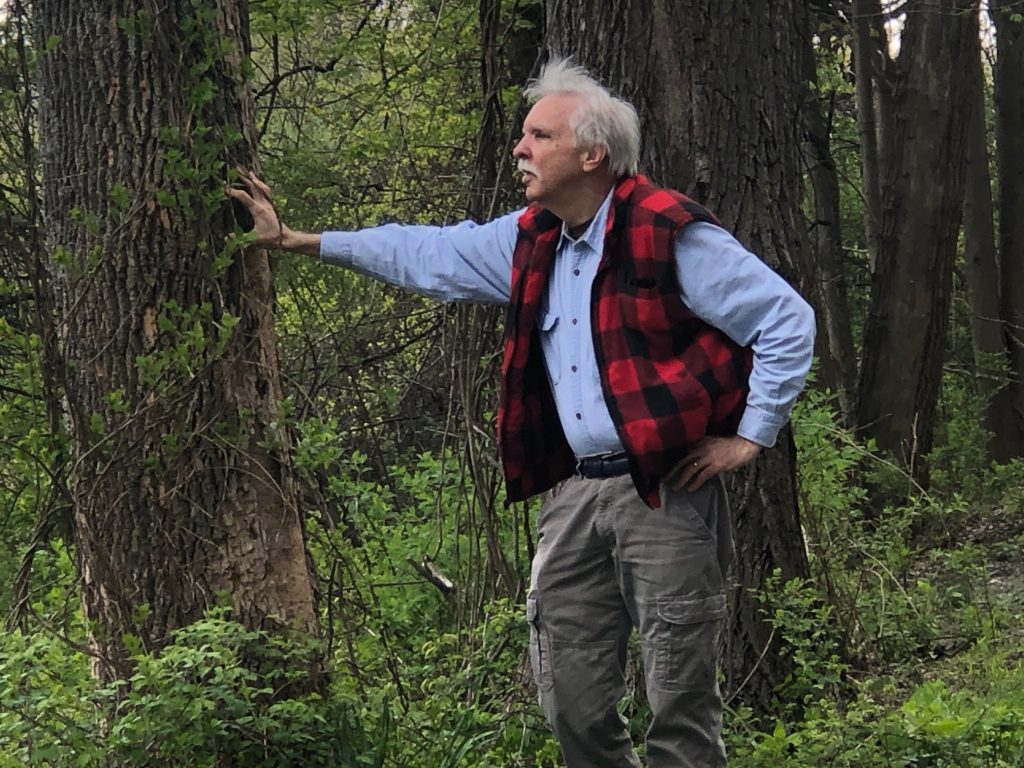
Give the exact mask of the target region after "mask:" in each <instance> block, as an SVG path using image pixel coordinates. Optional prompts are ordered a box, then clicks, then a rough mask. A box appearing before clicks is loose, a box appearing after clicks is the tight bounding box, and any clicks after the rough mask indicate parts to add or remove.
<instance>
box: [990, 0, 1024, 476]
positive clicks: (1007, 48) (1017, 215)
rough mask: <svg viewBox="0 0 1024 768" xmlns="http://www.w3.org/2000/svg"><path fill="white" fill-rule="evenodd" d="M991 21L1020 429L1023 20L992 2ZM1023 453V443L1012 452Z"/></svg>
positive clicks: (1023, 364)
mask: <svg viewBox="0 0 1024 768" xmlns="http://www.w3.org/2000/svg"><path fill="white" fill-rule="evenodd" d="M990 8H991V13H992V17H993V19H994V21H995V24H996V70H995V107H996V146H997V153H996V158H997V161H998V167H999V193H998V194H999V222H1000V223H999V257H1000V267H1001V275H1000V288H1001V302H1002V313H1001V314H1002V319H1003V329H1004V333H1005V336H1006V345H1007V348H1008V350H1009V353H1010V391H1011V394H1012V398H1013V410H1014V412H1015V422H1016V424H1017V429H1018V430H1019V431H1020V432H1024V85H1021V83H1024V21H1021V18H1020V14H1021V7H1020V4H1019V3H1014V2H1010V0H992V2H991V3H990ZM1022 454H1024V441H1021V442H1018V443H1017V453H1016V454H1015V455H1017V456H1020V455H1022Z"/></svg>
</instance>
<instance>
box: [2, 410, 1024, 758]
mask: <svg viewBox="0 0 1024 768" xmlns="http://www.w3.org/2000/svg"><path fill="white" fill-rule="evenodd" d="M794 425H795V432H796V438H797V444H798V450H799V454H800V469H801V486H800V493H801V508H802V513H803V524H804V529H805V536H806V540H807V546H808V557H809V564H810V574H809V578H807V579H805V580H798V581H790V582H788V583H782V582H781V581H780V580H778V579H775V580H771V581H770V582H769V583H768V584H767V585H766V586H765V589H764V591H763V594H762V598H763V604H764V606H765V611H766V616H767V617H768V618H769V619H770V620H771V621H772V622H773V625H774V627H775V631H776V633H777V635H778V636H779V637H781V638H782V641H783V642H782V648H783V652H784V653H786V654H788V655H789V656H790V660H791V662H792V665H791V666H792V670H793V671H792V674H791V675H790V676H789V678H787V679H786V680H785V681H784V682H783V683H782V684H781V685H780V686H779V687H778V689H777V690H776V692H775V702H774V704H773V706H772V708H771V711H769V712H767V713H764V712H762V713H758V714H756V715H755V713H754V712H752V711H751V710H749V709H747V708H745V707H743V706H740V705H736V706H735V707H733V708H731V709H730V710H729V711H728V712H727V720H726V730H725V733H726V741H727V745H728V749H729V752H730V761H731V765H732V766H734V767H736V768H755V767H758V768H760V767H761V766H764V767H765V768H772V767H774V766H793V768H802V766H808V767H810V766H820V765H830V766H833V767H834V768H869V767H870V768H877V767H878V766H893V767H896V766H901V767H905V768H926V767H927V768H973V767H974V766H978V767H979V768H981V767H983V766H984V767H986V768H987V767H989V766H995V767H996V768H998V767H1000V766H1006V767H1007V768H1009V767H1010V766H1020V765H1024V714H1022V713H1024V628H1022V627H1024V622H1021V606H1022V605H1024V575H1022V574H1021V573H1019V572H1018V571H1019V570H1020V569H1019V553H1020V551H1021V544H1022V542H1024V494H1022V492H1021V489H1022V488H1024V469H1022V466H1021V465H1019V464H1012V465H1008V466H1001V467H985V466H975V465H976V464H977V460H976V459H971V460H970V462H968V463H971V466H972V467H974V469H972V470H971V471H972V472H974V473H976V474H977V473H980V474H977V476H976V475H975V474H972V476H971V482H970V483H964V484H963V485H962V487H960V488H956V487H955V486H956V483H955V480H954V478H955V476H956V473H958V472H963V471H966V470H965V469H964V468H965V467H966V466H967V464H966V463H965V462H967V459H965V458H964V457H965V456H966V455H968V454H966V453H964V454H958V453H957V452H956V451H954V450H952V449H951V448H950V447H949V446H948V445H943V446H942V448H941V450H940V451H937V452H936V453H935V455H934V457H933V461H934V466H935V469H936V471H937V472H938V475H937V476H938V478H939V479H940V480H941V483H939V484H938V487H933V488H932V489H931V490H930V491H928V492H926V493H920V494H916V495H910V496H906V497H905V498H903V499H902V500H901V501H900V502H899V503H894V504H890V505H889V506H888V507H887V508H885V509H884V510H881V514H877V513H876V512H874V511H873V510H872V509H871V507H870V504H869V503H868V498H867V494H866V493H865V491H864V490H863V488H864V487H867V485H868V483H866V482H865V479H866V478H867V477H868V476H869V475H871V473H875V474H876V475H882V474H884V473H890V475H892V474H894V470H893V467H892V465H891V464H889V463H887V462H886V461H885V460H884V458H883V457H878V456H876V455H875V451H874V448H873V446H871V445H870V444H867V445H865V444H862V443H859V442H858V441H856V440H855V439H854V437H853V436H852V435H851V434H850V433H849V432H848V431H846V430H844V429H842V428H840V427H839V426H837V419H836V416H835V414H834V412H833V410H832V405H831V402H830V401H829V399H828V398H827V397H825V396H823V395H819V394H814V393H811V394H810V395H809V396H808V397H807V398H806V399H805V400H804V402H803V403H802V404H801V406H800V408H799V410H798V411H797V413H796V414H795V417H794ZM296 429H297V433H298V435H299V438H300V440H299V444H298V447H297V451H296V465H297V467H298V468H299V470H300V471H301V472H304V473H307V474H308V475H309V477H310V478H314V477H316V476H317V473H320V474H319V476H321V477H324V476H326V478H327V480H326V482H325V483H324V484H323V485H322V486H321V493H322V495H323V498H322V499H321V502H320V509H319V512H314V510H312V509H311V510H310V520H311V524H310V531H309V533H310V547H311V554H312V560H313V562H314V563H315V565H316V566H317V568H318V570H319V574H320V586H321V593H322V596H323V597H322V605H323V614H322V622H323V629H324V632H323V635H324V637H323V640H322V643H321V644H320V645H318V646H316V647H312V646H311V647H303V646H302V645H301V644H299V645H298V646H296V645H294V644H292V643H284V642H282V641H280V640H276V639H275V638H273V637H271V636H269V635H266V634H264V633H261V632H258V631H254V630H247V629H244V628H242V627H240V626H238V625H237V624H234V623H233V622H231V621H230V620H228V618H227V614H226V613H224V612H215V613H213V614H211V615H210V616H209V617H207V618H206V619H204V620H203V621H201V622H198V623H197V624H195V625H193V626H190V627H187V628H184V629H182V630H180V631H179V632H178V633H177V635H176V636H175V638H174V641H173V642H172V643H171V644H170V645H169V646H168V647H167V648H165V649H164V650H163V651H162V652H161V653H159V654H149V653H145V652H143V651H142V650H139V649H137V650H136V656H135V659H134V661H135V665H136V672H135V674H134V676H133V677H132V678H131V680H129V681H127V682H128V685H123V684H122V685H113V686H109V685H102V684H100V683H98V682H96V681H95V679H94V678H93V677H92V675H91V673H90V664H89V656H88V653H87V640H86V638H85V636H84V634H85V633H84V631H83V624H82V621H81V618H80V616H79V614H78V611H77V610H75V609H74V608H72V609H71V610H70V611H69V610H68V606H74V605H75V604H76V598H75V595H74V587H73V583H74V582H73V562H74V561H73V556H72V555H71V553H70V552H69V551H67V550H66V549H64V548H63V547H61V546H60V545H59V543H58V544H55V545H54V546H53V547H51V548H50V549H49V550H44V551H41V552H40V553H39V554H38V556H37V557H38V558H39V561H38V563H37V567H38V571H37V574H38V575H37V578H36V582H35V587H34V589H33V591H32V592H31V594H32V595H33V602H32V605H31V611H30V615H31V616H32V617H36V618H35V619H30V620H29V621H28V623H27V626H29V627H32V629H31V631H29V632H16V633H8V634H0V768H7V767H8V766H10V767H11V768H13V767H14V766H62V767H63V766H82V767H83V768H84V767H89V768H91V767H92V766H96V767H97V768H99V767H100V766H108V765H133V766H154V767H155V766H172V765H173V766H214V765H237V766H253V767H257V766H286V765H306V766H343V767H344V766H359V767H362V766H380V767H381V768H385V767H394V768H398V767H399V766H401V767H402V768H444V767H448V768H455V767H456V766H466V767H467V768H484V767H487V768H511V767H515V766H522V767H523V768H526V767H528V766H537V767H540V766H557V765H558V764H559V762H558V749H557V745H556V744H555V742H554V741H553V739H552V738H551V736H550V733H549V731H548V729H547V727H546V725H545V724H544V722H543V720H542V717H541V715H540V711H539V708H538V707H537V705H536V702H535V693H534V689H533V686H532V683H531V681H530V674H529V670H528V665H527V664H526V662H525V655H526V654H525V645H526V639H527V626H526V623H525V620H524V618H523V615H522V609H521V599H522V596H521V595H514V596H503V595H500V594H492V595H488V594H487V593H486V591H485V590H484V588H483V587H482V586H481V584H480V583H478V582H476V581H474V578H479V576H474V574H477V575H478V574H480V573H484V572H487V571H488V569H490V570H492V571H497V570H498V568H497V565H495V564H494V563H493V562H492V561H490V560H488V559H487V558H489V557H494V555H493V554H488V544H487V541H486V536H485V535H484V534H483V533H482V531H483V530H484V526H485V524H488V523H487V520H486V519H484V518H481V517H479V511H478V510H476V508H475V507H474V506H473V505H472V504H471V503H470V501H469V500H470V499H472V498H473V490H474V489H473V487H472V484H471V483H470V482H469V481H468V480H467V479H466V477H465V473H464V472H462V471H460V470H459V463H458V460H459V457H458V456H456V455H449V454H444V455H440V456H435V455H432V454H429V453H421V454H418V455H416V456H414V457H412V458H410V459H409V460H408V461H406V462H405V463H403V464H402V465H399V466H394V467H393V468H392V469H391V470H390V471H389V472H388V474H387V476H386V477H380V476H379V475H377V474H375V473H374V471H372V470H371V468H370V462H369V461H368V460H367V457H366V456H364V455H361V454H359V453H358V452H352V451H346V450H345V440H344V436H343V435H342V434H341V433H340V432H339V430H338V429H337V426H336V425H334V424H332V423H329V422H325V421H314V422H309V423H305V424H298V425H297V426H296ZM945 429H946V434H947V439H952V438H956V439H960V440H961V442H964V443H969V442H970V441H972V440H974V439H975V437H973V436H972V435H973V433H971V434H970V435H967V436H964V434H962V433H958V432H957V431H956V427H955V424H952V425H950V424H947V425H946V427H945ZM958 435H959V437H957V436H958ZM972 445H973V443H972V444H971V445H967V444H965V445H964V446H963V448H964V451H974V448H973V447H972ZM970 455H976V453H974V454H970ZM325 473H326V474H325ZM889 480H890V481H891V480H892V477H890V478H889ZM875 485H876V486H877V485H878V483H875ZM475 510H476V511H475ZM505 514H506V517H505V518H502V519H501V520H500V521H491V524H493V525H494V528H493V530H492V534H493V537H494V545H496V546H499V547H501V548H502V549H503V550H504V551H505V552H506V553H510V552H515V551H517V548H519V550H522V549H525V548H526V546H527V545H526V543H525V542H524V541H523V540H522V539H520V538H517V537H520V536H522V535H523V534H522V528H523V525H524V521H523V520H521V519H519V518H517V517H515V516H514V510H506V511H505ZM417 564H418V565H419V566H420V567H423V566H424V564H429V565H430V567H431V568H433V569H434V572H435V573H437V574H440V575H441V576H443V579H447V580H450V582H451V584H452V587H453V588H452V590H451V591H450V592H445V591H444V590H443V589H441V588H439V585H440V586H443V583H444V582H443V579H441V580H438V582H437V583H432V582H431V581H430V580H428V579H426V578H424V576H423V574H422V573H421V572H419V571H417V569H416V567H415V566H416V565H417ZM505 565H506V566H507V567H508V568H509V569H510V570H511V572H512V573H513V575H517V576H518V577H519V578H524V577H525V569H526V567H527V565H528V558H527V557H526V556H525V554H523V552H522V551H519V555H518V556H512V555H509V556H508V560H507V562H506V563H505ZM43 577H46V579H49V587H48V589H42V588H41V587H42V585H41V583H40V582H41V581H42V580H44V578H43ZM496 578H497V577H496ZM502 578H507V577H502ZM254 649H258V654H257V655H259V656H260V657H261V658H262V659H263V663H264V665H266V664H270V665H272V666H274V668H275V669H279V670H280V674H279V675H278V680H280V679H281V675H284V676H285V677H287V676H288V675H289V674H292V675H295V676H297V677H301V675H302V674H305V672H306V671H308V669H309V667H310V661H309V659H310V654H324V655H325V656H326V658H327V662H328V663H327V666H328V668H329V671H330V676H329V683H328V684H327V685H326V686H325V687H323V688H322V690H318V691H317V692H313V693H304V694H297V695H293V696H291V697H289V698H282V697H280V696H277V695H274V692H273V691H272V690H269V689H268V687H267V686H268V684H267V682H266V678H264V677H261V676H259V675H257V674H256V673H255V672H254V671H253V667H252V664H251V659H252V658H253V654H254ZM288 670H292V672H289V671H288ZM634 673H635V671H634ZM622 711H623V712H624V713H625V715H626V716H627V717H628V718H630V720H631V723H630V725H631V729H632V731H633V733H634V735H635V736H636V737H638V738H640V737H642V734H643V731H644V729H645V727H646V722H645V721H644V717H643V713H645V711H646V707H645V705H644V704H643V702H642V701H641V700H640V699H639V698H638V699H637V700H636V701H632V702H625V703H624V705H623V708H622Z"/></svg>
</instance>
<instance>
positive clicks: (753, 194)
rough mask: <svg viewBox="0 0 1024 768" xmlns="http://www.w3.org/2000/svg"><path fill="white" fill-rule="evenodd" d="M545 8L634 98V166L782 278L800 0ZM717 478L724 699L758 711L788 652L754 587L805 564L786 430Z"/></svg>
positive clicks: (781, 674)
mask: <svg viewBox="0 0 1024 768" xmlns="http://www.w3.org/2000/svg"><path fill="white" fill-rule="evenodd" d="M726 6H727V7H726ZM547 8H548V14H549V16H548V19H549V22H548V23H549V35H548V45H549V48H550V49H551V50H553V51H554V52H558V53H563V54H572V55H573V56H574V58H575V59H576V60H577V61H579V62H580V63H582V64H584V65H585V66H587V67H588V68H590V70H591V71H592V72H593V73H595V74H596V75H597V76H598V77H600V78H602V79H603V80H604V81H605V82H608V83H610V84H611V85H612V86H613V88H614V89H616V90H617V91H618V92H620V93H622V94H623V96H625V97H626V98H628V99H629V100H630V101H632V102H633V104H634V105H635V106H636V107H637V109H638V111H639V113H640V118H641V122H642V128H643V138H644V150H643V156H642V162H641V165H642V168H643V169H644V171H645V173H647V174H649V175H650V176H652V178H653V179H654V180H655V181H657V182H659V183H663V184H666V185H669V186H672V187H675V188H677V189H680V190H682V191H684V192H685V193H686V194H688V195H689V196H691V197H693V198H694V199H696V200H698V201H700V202H701V203H703V204H705V205H707V206H708V207H709V208H710V209H711V210H712V211H714V212H715V213H716V214H717V215H718V216H719V218H720V219H721V221H722V223H723V225H724V226H725V227H726V228H727V229H729V230H731V231H732V232H733V233H735V235H736V237H737V238H738V239H739V240H740V242H742V243H743V244H744V245H746V246H747V247H748V248H750V250H751V251H753V252H754V253H756V254H758V255H759V256H760V257H761V258H763V259H764V260H765V261H766V262H767V263H768V264H770V265H771V266H772V267H774V268H776V269H777V270H779V271H780V272H781V273H782V274H783V275H784V276H786V277H787V278H788V279H789V280H790V281H791V282H795V281H796V278H797V275H798V269H797V265H798V264H800V263H806V256H800V254H801V253H802V252H803V249H804V248H806V243H805V242H804V239H803V232H804V228H805V227H804V221H803V215H802V213H801V210H800V202H801V200H800V161H799V143H800V135H799V126H798V121H797V120H796V115H797V112H798V110H799V105H798V88H799V83H800V77H801V72H802V70H801V62H800V51H801V44H802V43H803V42H804V38H803V35H804V34H805V30H804V28H803V24H804V21H805V18H804V15H803V10H802V7H801V5H800V4H799V3H796V2H793V1H792V0H784V1H783V2H776V3H772V4H770V5H769V4H766V3H756V2H729V3H726V4H725V5H724V6H723V4H722V3H720V2H711V1H710V0H691V1H690V2H686V3H676V2H671V0H655V1H654V2H651V3H641V2H625V3H623V2H609V0H571V2H570V1H568V0H561V1H560V2H549V3H548V5H547ZM723 18H728V19H729V23H728V24H723V23H722V19H723ZM723 62H728V66H723V65H722V63H723ZM730 486H731V487H730V491H731V494H730V495H731V498H732V502H733V519H734V523H735V529H736V543H737V554H736V559H735V565H734V573H733V576H732V579H731V595H730V597H731V601H730V602H731V614H730V622H729V623H730V626H729V629H728V631H727V633H726V641H725V642H726V652H725V658H724V661H725V669H726V677H727V683H726V696H727V697H733V696H734V695H735V694H736V693H737V689H738V688H739V687H740V686H741V684H744V683H745V687H743V689H742V691H739V692H738V693H739V697H740V699H741V700H744V701H746V702H748V703H750V704H751V705H752V706H753V707H754V708H755V709H757V710H759V711H767V710H768V708H769V707H770V703H771V699H772V691H773V689H774V688H775V687H776V686H777V685H779V684H780V683H782V682H783V680H784V679H785V677H786V674H787V673H788V671H789V669H790V660H789V658H788V657H787V656H786V654H784V653H781V652H780V651H779V642H778V638H775V637H774V636H773V634H772V632H771V628H770V626H768V624H767V623H766V621H765V619H764V616H763V614H762V613H761V608H762V604H761V603H760V602H759V600H758V599H757V597H756V596H755V590H757V589H758V588H759V587H761V586H762V585H763V584H764V581H765V579H766V578H767V577H769V576H771V575H772V573H773V571H775V570H776V569H779V570H780V572H781V575H782V578H783V579H784V580H785V579H790V578H793V577H797V576H804V575H806V573H807V561H806V556H805V552H804V545H803V534H802V532H801V528H800V516H799V509H798V505H797V494H796V470H795V450H794V447H793V439H792V434H791V432H790V430H789V428H788V427H787V428H786V429H784V430H783V431H782V433H781V434H780V435H779V442H778V445H777V447H776V448H774V449H772V450H769V451H765V452H763V453H762V455H761V457H760V458H759V459H758V460H757V461H756V462H755V463H754V464H753V465H752V466H751V467H749V468H748V469H746V470H743V471H740V472H737V473H735V474H734V476H733V477H732V478H731V482H730Z"/></svg>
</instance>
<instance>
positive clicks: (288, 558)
mask: <svg viewBox="0 0 1024 768" xmlns="http://www.w3.org/2000/svg"><path fill="white" fill-rule="evenodd" d="M35 11H36V17H37V23H38V29H39V33H40V39H41V41H44V42H45V43H46V45H47V46H48V52H47V53H46V54H45V55H44V56H42V58H41V60H40V86H41V92H42V105H41V110H40V119H41V132H42V146H43V166H44V168H43V177H44V191H45V211H46V231H47V236H48V250H49V253H50V255H51V259H52V260H53V262H54V265H55V270H56V272H57V280H58V286H57V295H58V310H59V315H60V351H61V356H62V358H63V363H64V366H65V370H66V379H65V382H64V384H65V386H64V396H65V403H66V407H67V415H68V419H69V423H70V430H71V433H72V437H73V442H74V455H73V459H72V460H73V468H72V471H71V484H72V491H73V495H74V501H75V503H74V512H73V514H74V531H75V544H76V547H77V558H78V566H79V570H80V578H81V588H82V596H83V600H84V604H85V614H86V617H87V619H88V621H89V627H90V632H91V636H92V641H93V644H94V648H95V651H96V659H97V667H98V670H97V671H98V672H99V674H100V675H101V676H102V677H104V678H106V679H112V678H115V677H122V678H123V679H127V678H126V677H125V676H126V674H127V673H129V671H130V669H129V667H130V665H129V662H128V660H127V658H126V650H125V647H124V643H123V636H124V635H125V634H131V635H134V636H136V637H138V638H139V640H140V641H141V643H142V646H143V647H144V648H145V649H150V650H151V649H158V648H159V647H161V646H162V645H163V644H165V643H166V642H168V640H169V639H170V634H171V632H172V631H173V630H174V629H175V628H176V627H180V626H182V625H185V624H188V623H190V622H192V621H194V620H196V619H198V618H200V617H202V615H203V613H204V612H205V611H207V610H208V609H210V608H211V607H213V606H215V605H218V604H221V603H223V602H225V601H226V602H227V603H228V604H229V605H230V607H231V613H230V615H231V616H232V617H233V618H234V619H236V620H238V621H240V622H242V623H243V624H245V625H247V626H249V627H254V628H255V627H262V628H267V629H271V628H283V627H284V626H286V625H288V626H292V627H295V628H297V629H298V630H300V631H302V632H303V633H315V632H316V631H317V616H316V611H315V604H314V594H313V587H312V580H311V575H310V572H309V569H308V568H307V559H306V552H305V546H304V539H303V525H302V521H301V518H300V513H299V509H298V506H297V497H296V488H295V483H294V482H293V477H292V467H291V464H290V459H289V437H288V432H287V430H286V428H285V425H284V419H283V413H282V408H281V398H282V395H281V383H280V379H279V375H278V369H277V349H276V344H275V336H274V327H273V302H274V294H273V281H272V270H271V264H270V262H269V261H268V255H267V253H266V252H264V251H257V250H244V251H235V252H234V253H225V251H224V248H225V235H226V234H227V233H228V232H230V231H231V230H232V228H233V226H234V221H233V216H232V211H231V209H230V207H229V206H228V205H227V204H226V202H225V199H226V198H225V196H224V194H223V187H224V184H225V182H226V179H227V171H226V168H227V167H230V166H232V165H236V164H237V165H240V166H246V167H255V166H256V156H255V131H254V127H253V126H254V120H253V117H254V116H253V102H252V98H251V95H250V92H249V88H248V86H247V85H246V84H245V78H244V77H243V68H244V61H245V58H246V56H247V54H248V46H249V43H248V6H247V4H246V2H245V1H244V0H221V1H220V2H215V1H214V0H191V1H190V0H169V2H164V3H158V4H156V3H150V2H141V1H140V2H129V0H40V2H38V3H36V4H35Z"/></svg>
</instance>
